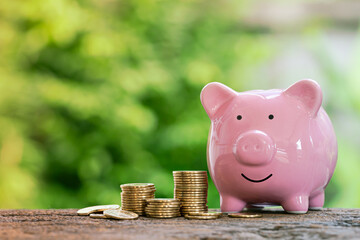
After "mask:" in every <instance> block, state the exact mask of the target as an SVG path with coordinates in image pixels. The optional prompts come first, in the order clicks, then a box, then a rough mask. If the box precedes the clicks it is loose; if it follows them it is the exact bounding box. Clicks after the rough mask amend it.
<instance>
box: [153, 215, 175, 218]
mask: <svg viewBox="0 0 360 240" xmlns="http://www.w3.org/2000/svg"><path fill="white" fill-rule="evenodd" d="M146 216H147V217H150V218H176V217H180V216H181V215H176V216H150V215H146Z"/></svg>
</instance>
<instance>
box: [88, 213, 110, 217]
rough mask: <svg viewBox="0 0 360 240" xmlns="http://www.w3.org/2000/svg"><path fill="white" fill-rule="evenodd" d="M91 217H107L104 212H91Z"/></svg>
mask: <svg viewBox="0 0 360 240" xmlns="http://www.w3.org/2000/svg"><path fill="white" fill-rule="evenodd" d="M90 217H91V218H107V217H106V216H105V215H104V214H102V213H91V214H90Z"/></svg>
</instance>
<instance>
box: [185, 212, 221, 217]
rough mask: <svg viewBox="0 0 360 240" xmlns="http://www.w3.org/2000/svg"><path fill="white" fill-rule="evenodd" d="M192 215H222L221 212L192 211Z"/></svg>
mask: <svg viewBox="0 0 360 240" xmlns="http://www.w3.org/2000/svg"><path fill="white" fill-rule="evenodd" d="M189 215H190V216H218V217H219V216H221V215H222V213H221V212H191V213H189Z"/></svg>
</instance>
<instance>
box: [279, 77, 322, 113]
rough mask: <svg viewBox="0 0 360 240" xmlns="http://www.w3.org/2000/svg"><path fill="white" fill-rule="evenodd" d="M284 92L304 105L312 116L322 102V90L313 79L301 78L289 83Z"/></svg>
mask: <svg viewBox="0 0 360 240" xmlns="http://www.w3.org/2000/svg"><path fill="white" fill-rule="evenodd" d="M284 94H285V95H287V96H290V97H294V98H296V99H297V100H299V101H300V102H302V104H303V105H304V106H305V109H306V110H307V111H308V112H309V114H310V115H311V116H313V117H315V116H316V114H317V113H318V111H319V109H320V107H321V103H322V92H321V88H320V86H319V84H318V83H317V82H315V81H313V80H308V79H306V80H301V81H298V82H296V83H295V84H293V85H291V86H290V87H289V88H288V89H286V90H285V91H284Z"/></svg>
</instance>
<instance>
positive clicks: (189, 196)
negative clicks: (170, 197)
mask: <svg viewBox="0 0 360 240" xmlns="http://www.w3.org/2000/svg"><path fill="white" fill-rule="evenodd" d="M173 176H174V197H175V198H177V199H179V200H180V201H181V214H182V215H185V214H189V213H194V212H207V210H208V207H207V205H206V204H207V192H208V177H207V173H206V171H173Z"/></svg>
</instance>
